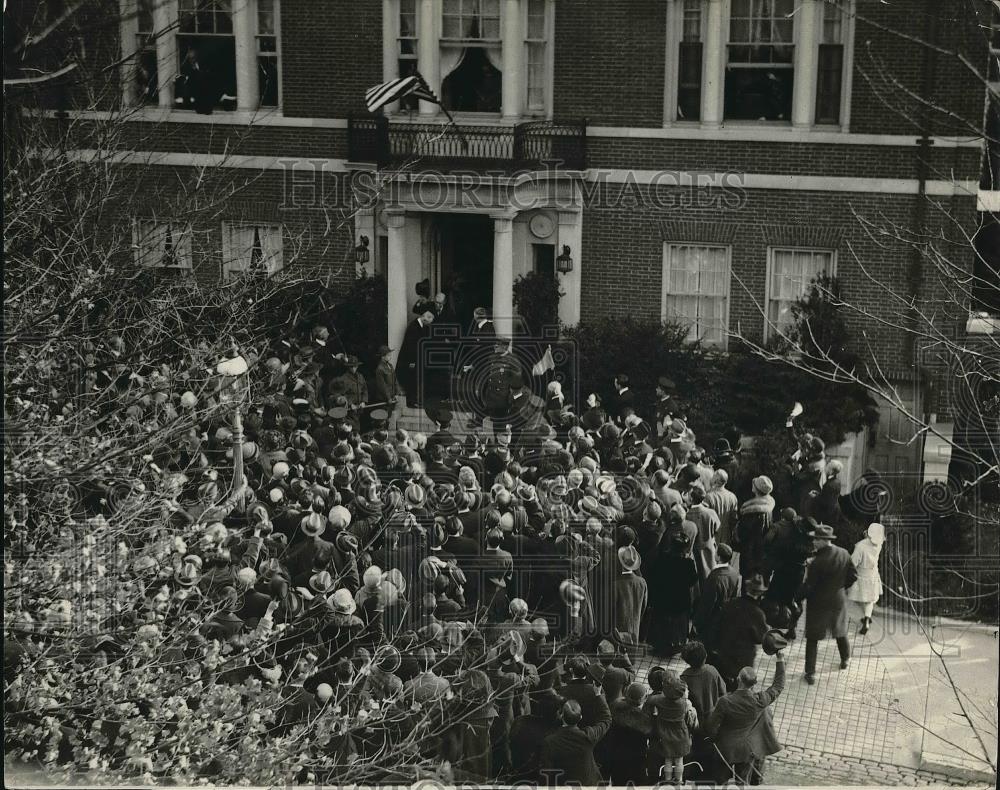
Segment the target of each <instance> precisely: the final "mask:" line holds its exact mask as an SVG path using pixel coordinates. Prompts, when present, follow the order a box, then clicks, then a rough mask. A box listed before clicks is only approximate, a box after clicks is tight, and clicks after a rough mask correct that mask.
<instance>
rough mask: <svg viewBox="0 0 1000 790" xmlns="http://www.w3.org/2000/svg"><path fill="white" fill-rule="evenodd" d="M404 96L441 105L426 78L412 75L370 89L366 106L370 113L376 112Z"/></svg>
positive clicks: (366, 97) (367, 92)
mask: <svg viewBox="0 0 1000 790" xmlns="http://www.w3.org/2000/svg"><path fill="white" fill-rule="evenodd" d="M404 96H416V97H417V98H418V99H424V100H425V101H429V102H433V103H434V104H438V105H440V104H441V102H440V101H438V97H437V96H435V95H434V91H432V90H431V89H430V88H429V87H428V85H427V83H426V82H425V81H424V78H423V77H422V76H421V75H420V74H411V75H410V76H409V77H398V78H397V79H394V80H389V81H388V82H383V83H382V84H381V85H376V86H375V87H373V88H369V89H368V90H367V91H365V105H366V106H367V107H368V112H375V111H376V110H378V109H379V108H380V107H384V106H385V105H386V104H389V103H390V102H394V101H397V100H399V99H402V98H403V97H404Z"/></svg>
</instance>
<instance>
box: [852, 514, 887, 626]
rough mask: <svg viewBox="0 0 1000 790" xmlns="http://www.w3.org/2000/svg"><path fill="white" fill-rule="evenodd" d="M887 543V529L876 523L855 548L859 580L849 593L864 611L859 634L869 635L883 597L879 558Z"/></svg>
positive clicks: (853, 559) (854, 561)
mask: <svg viewBox="0 0 1000 790" xmlns="http://www.w3.org/2000/svg"><path fill="white" fill-rule="evenodd" d="M884 543H885V527H883V526H882V525H881V524H879V523H877V522H876V523H874V524H872V525H870V526H869V527H868V534H867V535H866V536H865V537H863V538H862V539H861V540H859V541H858V542H857V543H856V544H855V546H854V553H853V554H851V561H852V562H853V563H854V567H855V568H856V569H857V571H858V578H857V581H855V582H854V584H852V585H851V588H850V589H849V590H848V591H847V597H848V599H849V600H851V601H857V602H858V603H860V604H861V606H862V608H863V609H864V616H863V617H862V618H861V630H860V631H859V633H861V634H867V633H868V628H869V627H870V626H871V624H872V612H873V611H875V602H876V601H878V599H879V598H880V597H881V596H882V577H881V576H879V572H878V557H879V554H880V553H881V552H882V544H884Z"/></svg>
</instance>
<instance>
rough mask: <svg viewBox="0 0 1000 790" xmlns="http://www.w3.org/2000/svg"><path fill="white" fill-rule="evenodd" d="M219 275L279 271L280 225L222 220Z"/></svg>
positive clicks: (280, 251)
mask: <svg viewBox="0 0 1000 790" xmlns="http://www.w3.org/2000/svg"><path fill="white" fill-rule="evenodd" d="M222 257H223V260H222V277H223V279H224V280H232V279H234V278H236V277H240V276H244V275H248V276H251V277H252V276H261V275H263V276H266V277H269V276H271V275H273V274H274V273H275V272H278V271H280V270H281V267H282V265H283V263H284V261H283V260H282V232H281V226H280V225H257V224H249V223H236V222H224V223H223V225H222Z"/></svg>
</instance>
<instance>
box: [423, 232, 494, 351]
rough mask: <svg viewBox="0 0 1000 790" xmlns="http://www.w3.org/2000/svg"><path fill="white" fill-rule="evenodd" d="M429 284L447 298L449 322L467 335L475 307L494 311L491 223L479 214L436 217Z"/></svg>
mask: <svg viewBox="0 0 1000 790" xmlns="http://www.w3.org/2000/svg"><path fill="white" fill-rule="evenodd" d="M431 223H432V224H431V230H432V234H431V235H432V256H431V282H432V284H433V285H434V287H435V288H436V289H437V290H438V291H440V292H441V293H444V294H446V295H447V296H448V304H449V305H450V307H451V310H450V313H451V314H450V315H448V316H447V317H446V318H444V320H449V319H450V320H451V321H454V322H456V323H458V325H459V326H460V327H461V328H462V331H463V332H467V331H468V330H469V327H470V326H471V325H472V314H473V311H474V310H475V309H476V308H477V307H485V308H486V309H487V310H488V311H490V312H492V310H493V220H492V219H490V217H488V216H485V215H482V214H435V215H434V216H433V217H432V220H431Z"/></svg>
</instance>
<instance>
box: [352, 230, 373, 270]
mask: <svg viewBox="0 0 1000 790" xmlns="http://www.w3.org/2000/svg"><path fill="white" fill-rule="evenodd" d="M368 244H369V239H368V237H367V236H362V237H361V239H360V241H359V242H358V246H357V247H355V248H354V261H355V263H358V264H360V265H361V266H364V265H365V264H366V263H368V260H369V258H371V253H369V252H368Z"/></svg>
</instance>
